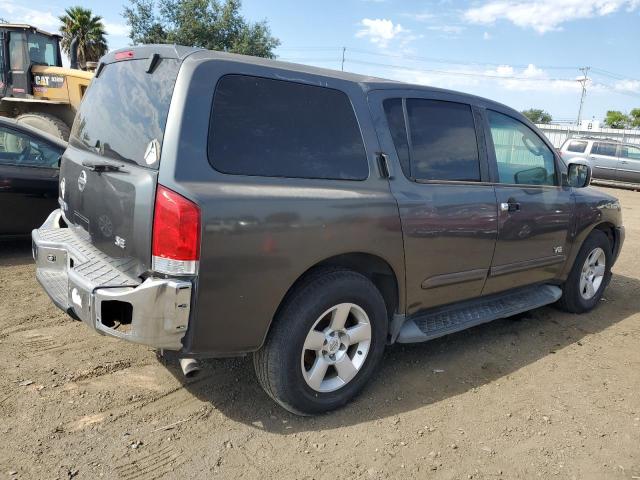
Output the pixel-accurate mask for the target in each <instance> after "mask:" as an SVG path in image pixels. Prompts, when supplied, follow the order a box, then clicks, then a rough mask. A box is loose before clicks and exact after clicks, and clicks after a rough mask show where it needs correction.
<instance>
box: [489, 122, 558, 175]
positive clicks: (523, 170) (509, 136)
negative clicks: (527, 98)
mask: <svg viewBox="0 0 640 480" xmlns="http://www.w3.org/2000/svg"><path fill="white" fill-rule="evenodd" d="M487 113H488V116H489V126H490V127H491V138H492V139H493V145H494V147H495V153H496V160H497V162H498V176H499V180H500V183H515V184H526V185H555V184H556V182H555V160H554V155H553V152H552V151H551V150H550V149H549V147H547V145H546V144H545V143H544V142H543V141H542V139H541V138H540V137H539V136H538V135H537V134H536V133H535V132H534V131H533V130H531V129H530V128H529V127H527V126H526V125H525V124H523V123H522V122H519V121H518V120H516V119H514V118H511V117H509V116H507V115H503V114H501V113H497V112H493V111H491V110H489V111H488V112H487Z"/></svg>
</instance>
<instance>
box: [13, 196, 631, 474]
mask: <svg viewBox="0 0 640 480" xmlns="http://www.w3.org/2000/svg"><path fill="white" fill-rule="evenodd" d="M607 191H611V192H613V193H614V194H615V195H617V196H618V197H619V198H620V199H621V201H622V204H623V207H624V213H623V215H624V219H625V223H626V226H627V241H626V244H625V247H624V249H623V251H622V255H621V258H620V260H619V261H618V264H617V265H616V266H615V268H614V276H613V280H612V282H611V285H610V286H609V288H608V290H607V291H606V293H605V298H604V299H603V301H602V303H601V305H599V306H598V308H596V309H595V310H594V311H593V312H591V313H589V314H587V315H580V316H578V315H570V314H565V313H562V312H559V311H557V310H555V309H553V308H541V309H538V310H535V311H533V312H530V313H528V314H525V315H521V316H518V317H516V318H511V319H507V320H501V321H496V322H494V323H491V324H488V325H484V326H480V327H476V328H473V329H471V330H468V331H466V332H461V333H459V334H455V335H450V336H448V337H445V338H442V339H440V340H436V341H433V342H430V343H426V344H416V345H409V346H401V345H397V346H394V347H392V348H389V349H388V350H387V353H386V355H385V359H384V366H383V368H382V369H381V371H380V373H379V375H378V377H377V379H376V380H375V381H374V382H373V383H372V384H371V385H370V387H369V388H368V389H367V390H366V391H365V392H364V394H363V395H362V396H361V397H359V398H358V399H357V400H356V401H355V402H353V403H352V404H350V405H349V406H348V407H347V408H344V409H342V410H340V411H338V412H335V413H333V414H329V415H324V416H320V417H317V418H299V417H295V416H293V415H290V414H288V413H287V412H285V411H283V410H282V409H280V408H279V407H277V406H276V405H275V404H274V403H273V402H272V401H271V400H270V399H269V398H268V397H267V396H266V395H265V394H264V393H263V391H262V390H261V389H260V387H259V386H258V384H257V382H256V380H255V378H254V374H253V367H252V365H251V360H250V358H248V357H247V358H241V359H231V360H216V361H211V362H208V363H206V364H205V369H204V372H203V373H202V374H201V375H200V376H199V377H196V378H195V379H193V380H184V379H183V378H182V377H181V374H180V373H179V372H178V369H177V367H176V365H175V363H174V362H169V361H162V360H159V359H158V358H157V357H156V355H155V353H154V352H153V351H152V350H150V349H147V348H145V347H141V346H137V345H130V344H127V343H124V342H120V341H117V340H114V339H110V338H106V337H101V336H98V335H96V334H94V333H91V332H90V331H89V330H88V329H87V328H85V326H84V325H82V324H81V323H79V322H75V321H73V320H72V319H71V318H69V317H67V316H66V315H64V314H63V313H61V312H60V311H58V310H57V309H56V308H55V307H54V306H53V304H52V303H51V302H50V301H49V300H48V298H47V297H46V295H45V294H44V293H43V292H42V290H41V289H40V287H39V286H38V285H37V283H36V281H35V278H34V266H33V263H32V260H31V258H30V243H29V242H28V241H12V242H4V243H2V244H0V278H1V280H0V299H1V300H0V365H2V369H1V370H0V435H1V438H2V440H1V441H0V479H1V478H11V479H13V478H44V479H48V478H50V479H54V478H59V479H68V478H78V479H94V478H99V477H102V478H124V479H156V478H180V479H184V478H261V479H264V478H298V479H302V478H309V479H311V478H314V479H335V478H353V479H357V478H364V479H369V478H372V479H373V478H399V477H405V478H442V479H448V478H451V479H460V478H465V479H466V478H473V479H501V478H504V479H512V478H526V479H529V478H538V477H539V478H568V479H572V478H575V479H590V478H593V479H603V478H607V479H609V478H612V479H618V478H619V479H629V480H631V479H640V394H639V392H640V348H638V343H639V341H640V313H639V312H640V272H639V269H638V266H640V256H639V255H640V254H639V252H640V240H639V238H640V193H638V192H634V191H625V190H607Z"/></svg>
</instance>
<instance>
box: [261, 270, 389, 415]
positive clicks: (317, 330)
mask: <svg viewBox="0 0 640 480" xmlns="http://www.w3.org/2000/svg"><path fill="white" fill-rule="evenodd" d="M343 318H344V320H342V319H343ZM341 325H342V327H341ZM387 328H388V325H387V310H386V306H385V302H384V299H383V298H382V295H381V294H380V291H379V290H378V289H377V288H376V287H375V285H374V284H373V283H372V282H371V281H370V280H369V279H368V278H367V277H365V276H363V275H361V274H359V273H356V272H353V271H350V270H345V269H322V270H318V271H316V272H314V273H312V274H310V275H309V276H308V277H307V278H306V279H305V280H303V282H302V283H301V284H300V285H299V286H297V287H296V288H295V290H294V291H293V292H292V293H291V294H290V295H289V297H288V299H287V300H286V301H285V304H284V305H283V306H282V307H281V309H280V311H279V313H278V314H277V315H276V318H275V319H274V321H273V324H272V326H271V330H270V332H269V335H268V336H267V339H266V341H265V344H264V345H263V347H262V348H261V349H260V350H259V351H257V352H256V353H255V354H254V355H253V362H254V366H255V370H256V375H257V377H258V381H259V382H260V385H261V386H262V388H264V390H265V391H266V392H267V394H268V395H269V396H270V397H271V398H273V399H274V400H275V401H276V402H277V403H279V404H280V405H281V406H282V407H284V408H285V409H287V410H289V411H290V412H292V413H295V414H298V415H314V414H318V413H322V412H326V411H329V410H333V409H336V408H339V407H341V406H343V405H345V404H346V403H347V402H349V401H350V400H351V399H353V398H354V397H355V396H356V395H357V394H358V393H359V392H360V391H361V390H362V388H363V387H364V385H365V384H366V383H367V381H368V380H369V379H370V378H371V377H372V375H373V374H374V372H375V371H376V369H377V367H378V365H379V363H380V360H381V359H382V354H383V351H384V347H385V343H386V337H387Z"/></svg>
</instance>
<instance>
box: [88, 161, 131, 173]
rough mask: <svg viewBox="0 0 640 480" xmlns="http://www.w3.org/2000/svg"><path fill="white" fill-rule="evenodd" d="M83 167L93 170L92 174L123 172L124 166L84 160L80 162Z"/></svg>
mask: <svg viewBox="0 0 640 480" xmlns="http://www.w3.org/2000/svg"><path fill="white" fill-rule="evenodd" d="M82 166H83V167H87V168H88V169H89V170H93V171H94V172H98V173H100V172H125V171H126V170H123V167H124V165H113V164H112V163H103V162H90V161H88V160H85V161H83V162H82Z"/></svg>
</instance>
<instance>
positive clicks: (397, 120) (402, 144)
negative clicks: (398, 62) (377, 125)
mask: <svg viewBox="0 0 640 480" xmlns="http://www.w3.org/2000/svg"><path fill="white" fill-rule="evenodd" d="M383 106H384V113H385V115H386V117H387V123H388V124H389V132H390V133H391V137H392V139H393V143H394V145H395V147H396V153H397V154H398V159H399V160H400V166H401V167H402V171H403V172H404V174H405V175H406V176H407V177H410V176H411V165H410V160H409V141H408V139H407V126H406V125H405V121H404V108H403V106H402V99H401V98H387V99H386V100H385V101H384V102H383Z"/></svg>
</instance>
